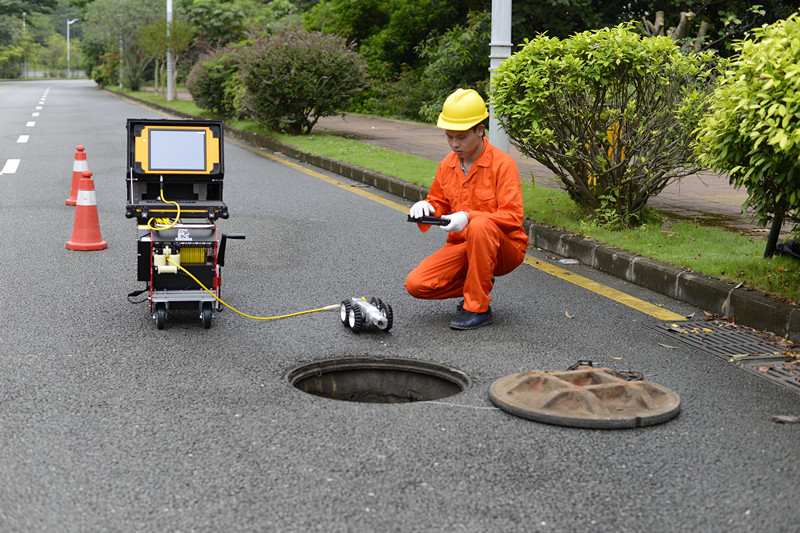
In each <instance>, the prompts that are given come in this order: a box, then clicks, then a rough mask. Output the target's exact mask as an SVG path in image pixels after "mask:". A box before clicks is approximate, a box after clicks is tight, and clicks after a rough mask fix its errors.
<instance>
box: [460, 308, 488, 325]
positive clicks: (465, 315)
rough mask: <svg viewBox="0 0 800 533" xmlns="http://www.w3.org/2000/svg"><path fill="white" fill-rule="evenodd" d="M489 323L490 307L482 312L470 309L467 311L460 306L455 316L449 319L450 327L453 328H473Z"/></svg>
mask: <svg viewBox="0 0 800 533" xmlns="http://www.w3.org/2000/svg"><path fill="white" fill-rule="evenodd" d="M491 323H492V308H491V307H489V309H487V310H486V311H484V312H483V313H473V312H472V311H467V310H466V309H464V308H463V307H462V308H461V309H460V310H459V311H458V313H457V314H456V316H455V317H453V320H451V321H450V327H451V328H453V329H475V328H479V327H481V326H485V325H486V324H491Z"/></svg>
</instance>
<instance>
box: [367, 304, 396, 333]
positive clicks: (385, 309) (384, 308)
mask: <svg viewBox="0 0 800 533" xmlns="http://www.w3.org/2000/svg"><path fill="white" fill-rule="evenodd" d="M370 303H371V304H372V305H374V306H375V307H377V308H378V311H380V312H381V314H382V315H383V316H385V317H386V327H385V328H383V331H389V330H390V329H392V323H393V322H394V314H393V313H392V306H391V305H389V304H385V303H383V301H382V300H381V299H380V298H372V301H371V302H370Z"/></svg>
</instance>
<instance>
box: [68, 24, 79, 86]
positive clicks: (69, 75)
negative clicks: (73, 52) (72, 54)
mask: <svg viewBox="0 0 800 533" xmlns="http://www.w3.org/2000/svg"><path fill="white" fill-rule="evenodd" d="M76 22H78V19H72V20H69V19H67V79H70V77H71V76H72V73H71V72H70V68H69V27H70V26H72V25H73V24H75V23H76Z"/></svg>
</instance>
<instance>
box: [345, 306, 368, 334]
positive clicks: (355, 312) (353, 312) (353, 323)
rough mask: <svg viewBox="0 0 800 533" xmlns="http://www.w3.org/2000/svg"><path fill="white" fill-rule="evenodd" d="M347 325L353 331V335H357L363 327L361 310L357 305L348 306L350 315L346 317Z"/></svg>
mask: <svg viewBox="0 0 800 533" xmlns="http://www.w3.org/2000/svg"><path fill="white" fill-rule="evenodd" d="M347 325H348V327H349V328H350V329H351V330H353V333H358V332H359V331H361V328H362V327H363V326H364V315H362V314H361V308H360V307H359V306H357V305H351V306H350V313H349V314H348V315H347Z"/></svg>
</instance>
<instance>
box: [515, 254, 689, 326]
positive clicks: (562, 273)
mask: <svg viewBox="0 0 800 533" xmlns="http://www.w3.org/2000/svg"><path fill="white" fill-rule="evenodd" d="M524 262H525V264H528V265H530V266H532V267H534V268H538V269H539V270H541V271H543V272H547V273H548V274H551V275H553V276H555V277H557V278H561V279H563V280H564V281H569V282H570V283H574V284H575V285H577V286H579V287H583V288H584V289H587V290H590V291H592V292H594V293H597V294H599V295H601V296H605V297H606V298H609V299H611V300H614V301H615V302H619V303H621V304H623V305H627V306H628V307H631V308H633V309H636V310H637V311H641V312H642V313H645V314H647V315H650V316H653V317H656V318H658V319H659V320H668V321H671V322H676V321H679V320H686V317H685V316H683V315H679V314H677V313H673V312H672V311H668V310H666V309H663V308H661V307H659V306H657V305H653V304H651V303H648V302H645V301H644V300H640V299H638V298H635V297H633V296H631V295H630V294H625V293H624V292H622V291H618V290H617V289H612V288H611V287H608V286H606V285H603V284H602V283H598V282H596V281H594V280H591V279H589V278H584V277H583V276H580V275H578V274H575V273H574V272H570V271H569V270H564V269H563V268H559V267H557V266H555V265H551V264H550V263H548V262H546V261H541V260H539V259H536V258H535V257H532V256H530V255H526V256H525V261H524Z"/></svg>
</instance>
